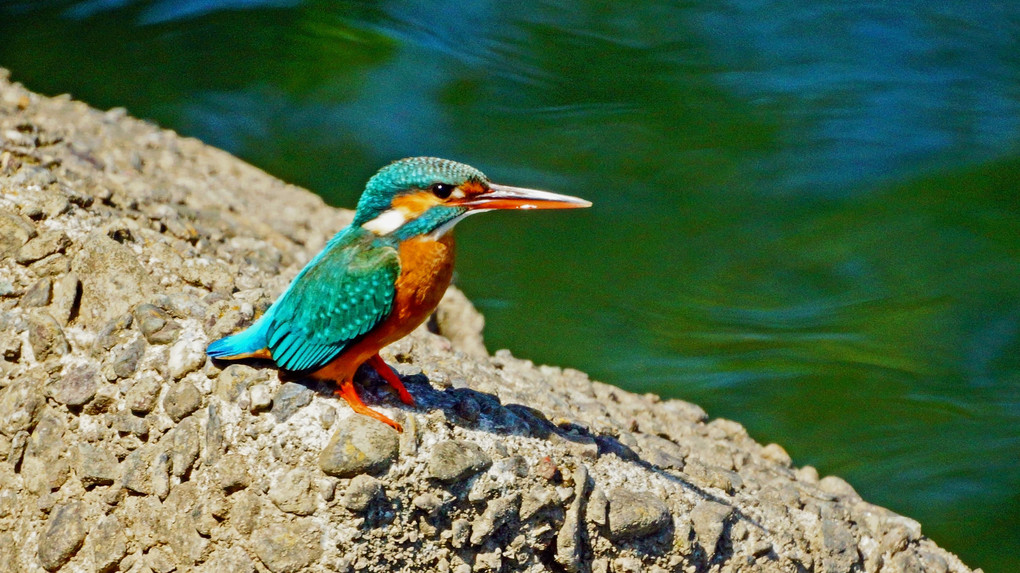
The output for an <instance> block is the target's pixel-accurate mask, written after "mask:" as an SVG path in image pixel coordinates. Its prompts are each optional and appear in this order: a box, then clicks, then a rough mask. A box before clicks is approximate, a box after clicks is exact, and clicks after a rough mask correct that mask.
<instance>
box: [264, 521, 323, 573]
mask: <svg viewBox="0 0 1020 573" xmlns="http://www.w3.org/2000/svg"><path fill="white" fill-rule="evenodd" d="M252 547H253V549H254V550H255V554H256V555H258V557H259V559H260V560H261V561H262V563H263V564H264V565H265V566H266V568H267V569H269V570H270V571H272V572H273V573H297V572H298V571H303V570H304V569H306V568H308V567H309V566H310V565H311V564H312V563H314V562H316V561H318V559H319V557H321V556H322V531H321V530H320V529H319V528H318V526H316V525H315V524H314V523H313V522H312V521H311V520H310V519H300V520H296V521H292V522H284V523H274V524H272V525H269V526H268V527H266V528H265V529H262V530H260V531H258V532H256V533H255V534H254V539H253V540H252Z"/></svg>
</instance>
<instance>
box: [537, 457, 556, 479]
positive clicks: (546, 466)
mask: <svg viewBox="0 0 1020 573" xmlns="http://www.w3.org/2000/svg"><path fill="white" fill-rule="evenodd" d="M533 471H534V473H535V475H536V476H538V477H540V478H542V479H544V480H546V481H551V482H558V481H559V480H560V479H562V477H563V476H562V475H560V469H559V468H558V467H556V462H554V461H552V459H551V458H549V456H546V457H544V458H542V459H540V460H538V463H537V464H535V466H534V468H533Z"/></svg>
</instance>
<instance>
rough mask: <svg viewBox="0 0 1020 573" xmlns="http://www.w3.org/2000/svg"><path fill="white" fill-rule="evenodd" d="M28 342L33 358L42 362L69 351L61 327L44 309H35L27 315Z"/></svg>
mask: <svg viewBox="0 0 1020 573" xmlns="http://www.w3.org/2000/svg"><path fill="white" fill-rule="evenodd" d="M28 343H29V344H31V345H32V351H33V352H34V353H35V359H36V360H37V361H39V362H44V361H46V360H48V359H50V358H53V357H59V356H63V355H65V354H67V353H68V352H70V351H71V345H69V344H68V343H67V338H66V337H65V336H64V331H63V329H61V328H60V324H58V323H57V320H56V319H55V318H53V317H52V316H50V314H49V313H48V312H46V311H36V312H33V313H31V314H29V315H28Z"/></svg>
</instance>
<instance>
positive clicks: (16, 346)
mask: <svg viewBox="0 0 1020 573" xmlns="http://www.w3.org/2000/svg"><path fill="white" fill-rule="evenodd" d="M0 358H3V360H6V361H7V362H18V361H19V360H21V339H20V338H16V337H14V336H10V337H6V338H0Z"/></svg>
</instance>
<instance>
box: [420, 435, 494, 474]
mask: <svg viewBox="0 0 1020 573" xmlns="http://www.w3.org/2000/svg"><path fill="white" fill-rule="evenodd" d="M491 465H492V459H491V458H490V457H489V456H488V454H486V453H485V452H484V451H483V450H482V448H480V447H479V446H478V445H477V444H475V443H472V442H465V441H462V440H447V441H445V442H440V443H439V444H437V445H436V447H435V449H434V450H433V451H432V457H430V458H429V466H428V469H429V475H430V476H431V477H433V478H436V479H438V480H440V481H443V482H462V481H465V480H467V479H469V478H471V477H472V476H474V475H475V474H477V473H478V472H481V471H483V470H486V469H488V468H489V467H490V466H491Z"/></svg>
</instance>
